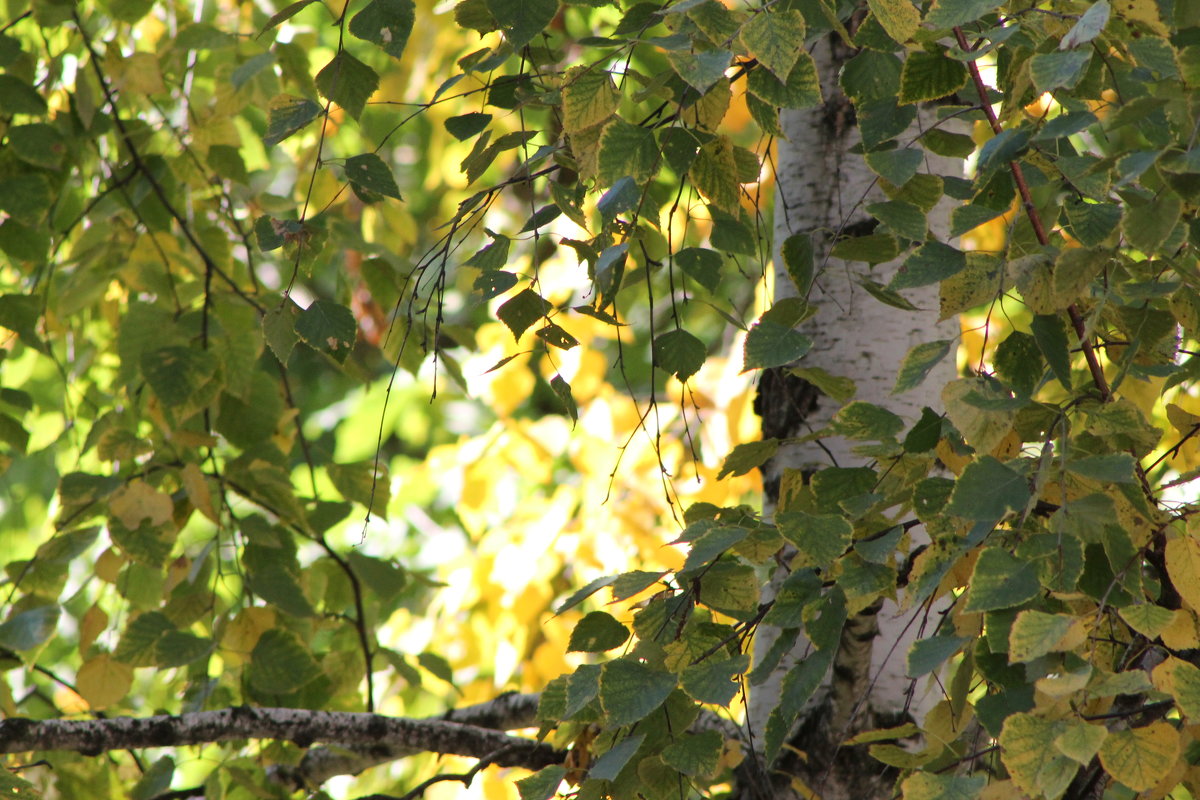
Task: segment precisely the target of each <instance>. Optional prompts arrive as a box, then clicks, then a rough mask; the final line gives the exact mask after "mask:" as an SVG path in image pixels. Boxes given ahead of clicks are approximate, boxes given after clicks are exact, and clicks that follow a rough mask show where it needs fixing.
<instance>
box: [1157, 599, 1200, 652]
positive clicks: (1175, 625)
mask: <svg viewBox="0 0 1200 800" xmlns="http://www.w3.org/2000/svg"><path fill="white" fill-rule="evenodd" d="M1158 635H1159V637H1161V638H1162V641H1163V644H1165V645H1166V646H1167V647H1169V648H1171V649H1172V650H1192V649H1194V648H1197V647H1200V636H1197V634H1196V618H1195V617H1194V616H1193V615H1192V612H1190V611H1188V610H1187V609H1186V608H1181V609H1178V610H1177V611H1176V612H1175V617H1174V618H1173V619H1172V620H1171V622H1170V624H1169V625H1167V627H1165V628H1163V629H1162V630H1161V631H1160V632H1159V634H1158Z"/></svg>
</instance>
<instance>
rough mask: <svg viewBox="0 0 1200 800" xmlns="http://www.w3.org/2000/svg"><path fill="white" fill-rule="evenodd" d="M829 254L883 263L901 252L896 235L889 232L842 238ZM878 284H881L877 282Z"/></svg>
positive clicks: (870, 262) (846, 258)
mask: <svg viewBox="0 0 1200 800" xmlns="http://www.w3.org/2000/svg"><path fill="white" fill-rule="evenodd" d="M829 254H830V255H831V256H833V257H834V258H840V259H843V260H845V261H865V262H867V263H868V264H882V263H884V262H885V261H891V260H892V259H893V258H895V257H896V256H898V255H899V254H900V246H899V244H898V243H897V241H896V237H895V236H892V235H891V234H888V233H872V234H868V235H867V236H855V237H852V238H848V239H842V240H840V241H838V243H837V244H835V245H834V246H833V249H832V250H830V252H829ZM875 285H876V286H878V285H879V284H875Z"/></svg>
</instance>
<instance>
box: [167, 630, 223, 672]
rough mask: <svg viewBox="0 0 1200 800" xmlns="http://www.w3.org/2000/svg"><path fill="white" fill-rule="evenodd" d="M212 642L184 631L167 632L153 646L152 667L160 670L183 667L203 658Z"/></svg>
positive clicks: (210, 649) (210, 648) (211, 647)
mask: <svg viewBox="0 0 1200 800" xmlns="http://www.w3.org/2000/svg"><path fill="white" fill-rule="evenodd" d="M212 650H213V641H212V640H211V639H205V638H203V637H201V636H197V635H195V634H194V633H187V632H186V631H168V632H167V633H165V634H164V635H163V636H162V638H161V639H159V640H158V641H157V642H156V643H155V645H154V665H155V666H156V667H159V668H162V669H169V668H171V667H183V666H186V665H188V664H191V663H192V662H193V661H198V660H200V659H201V658H204V657H205V656H207V655H208V654H209V653H211V652H212Z"/></svg>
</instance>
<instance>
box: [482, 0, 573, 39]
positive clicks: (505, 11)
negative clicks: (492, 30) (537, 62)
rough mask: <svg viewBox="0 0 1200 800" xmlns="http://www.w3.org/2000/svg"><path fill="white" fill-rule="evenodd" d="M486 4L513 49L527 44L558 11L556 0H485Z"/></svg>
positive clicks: (544, 27)
mask: <svg viewBox="0 0 1200 800" xmlns="http://www.w3.org/2000/svg"><path fill="white" fill-rule="evenodd" d="M487 6H488V10H490V11H491V12H492V16H493V17H495V18H496V22H498V23H500V29H501V30H503V31H504V37H505V38H506V39H507V40H508V43H509V45H511V46H512V48H513V50H519V49H521V48H522V47H524V46H525V45H527V44H529V42H531V41H532V40H533V38H534V37H535V36H537V35H538V34H540V33H541V32H542V31H544V30H545V29H546V27H547V26H548V25H549V24H550V23H551V22H552V21H553V20H554V15H555V14H557V13H558V0H487Z"/></svg>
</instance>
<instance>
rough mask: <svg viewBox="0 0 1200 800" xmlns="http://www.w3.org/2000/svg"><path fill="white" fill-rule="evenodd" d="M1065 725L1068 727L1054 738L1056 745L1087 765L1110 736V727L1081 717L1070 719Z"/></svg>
mask: <svg viewBox="0 0 1200 800" xmlns="http://www.w3.org/2000/svg"><path fill="white" fill-rule="evenodd" d="M1064 725H1065V728H1066V729H1065V730H1064V731H1063V732H1062V733H1060V734H1059V735H1058V736H1057V737H1056V738H1055V739H1054V746H1055V747H1057V748H1058V749H1059V752H1061V753H1062V754H1063V755H1065V756H1067V757H1068V758H1070V759H1071V760H1073V761H1076V762H1078V763H1079V764H1083V765H1085V766H1086V765H1087V764H1088V763H1089V762H1090V761H1091V760H1092V758H1093V757H1094V756H1095V755H1096V752H1097V751H1098V750H1099V749H1100V746H1101V745H1102V744H1103V743H1104V740H1105V738H1107V737H1108V728H1105V727H1104V726H1103V725H1095V724H1093V723H1090V722H1084V721H1083V720H1081V719H1076V720H1068V721H1067V722H1066V723H1064Z"/></svg>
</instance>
